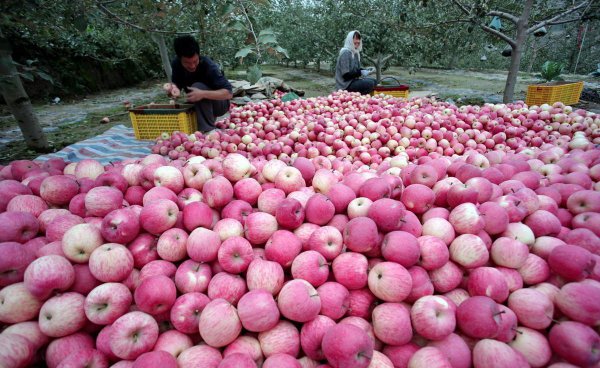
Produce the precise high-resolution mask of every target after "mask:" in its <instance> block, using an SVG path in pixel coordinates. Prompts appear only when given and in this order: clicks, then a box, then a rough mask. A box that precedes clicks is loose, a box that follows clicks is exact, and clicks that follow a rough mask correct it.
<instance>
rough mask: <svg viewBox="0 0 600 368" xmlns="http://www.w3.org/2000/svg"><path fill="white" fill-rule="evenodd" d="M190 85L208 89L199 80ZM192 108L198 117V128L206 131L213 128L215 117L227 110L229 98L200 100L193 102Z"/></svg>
mask: <svg viewBox="0 0 600 368" xmlns="http://www.w3.org/2000/svg"><path fill="white" fill-rule="evenodd" d="M192 87H196V88H198V89H201V90H205V91H208V90H210V88H208V86H207V85H205V84H204V83H200V82H197V83H194V84H193V85H192ZM194 108H195V109H196V117H197V119H198V130H199V131H201V132H205V133H206V132H210V131H211V130H213V129H215V121H216V120H217V117H219V116H222V115H224V114H225V113H226V112H227V111H229V100H200V101H198V102H196V103H195V104H194Z"/></svg>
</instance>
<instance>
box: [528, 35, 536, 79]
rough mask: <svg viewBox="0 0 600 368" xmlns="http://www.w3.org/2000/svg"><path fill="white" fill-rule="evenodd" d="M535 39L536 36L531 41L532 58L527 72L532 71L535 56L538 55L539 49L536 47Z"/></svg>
mask: <svg viewBox="0 0 600 368" xmlns="http://www.w3.org/2000/svg"><path fill="white" fill-rule="evenodd" d="M535 40H536V38H535V37H534V38H533V40H532V41H531V46H530V47H531V60H530V61H529V66H528V67H527V73H531V71H532V70H533V64H534V63H535V57H536V56H537V51H538V49H537V48H536V47H535Z"/></svg>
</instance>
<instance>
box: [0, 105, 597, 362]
mask: <svg viewBox="0 0 600 368" xmlns="http://www.w3.org/2000/svg"><path fill="white" fill-rule="evenodd" d="M350 97H351V98H350ZM424 101H425V100H413V101H410V102H399V101H397V100H394V99H386V98H373V99H368V98H364V100H363V97H358V96H354V95H347V94H339V93H338V94H334V95H332V96H330V97H325V98H318V99H308V100H302V101H292V102H290V103H285V104H281V105H277V104H274V105H273V109H274V110H273V111H270V110H266V111H262V110H261V109H262V108H263V107H260V108H257V110H256V115H255V116H252V113H250V115H248V114H246V115H244V116H242V114H243V113H244V111H242V112H239V116H238V115H237V114H238V111H237V110H235V111H234V112H233V113H232V115H231V120H230V121H231V124H239V128H236V129H231V130H227V131H225V132H218V133H212V134H210V135H208V136H206V137H204V136H201V135H198V136H196V135H194V137H197V138H200V139H198V141H200V142H201V144H200V146H201V147H200V150H201V151H202V150H204V148H205V146H204V145H210V148H209V150H213V149H214V150H215V152H213V151H210V152H213V153H215V154H214V155H213V153H211V154H210V155H208V156H209V157H212V158H209V159H206V158H205V157H202V156H203V153H202V152H200V153H199V154H198V155H197V156H192V155H189V154H188V155H186V154H185V153H187V152H188V148H186V147H185V145H186V143H187V142H183V141H181V143H180V145H183V146H184V147H183V150H181V151H180V152H182V153H183V155H181V156H178V157H177V158H175V157H173V158H174V159H173V160H171V161H170V160H168V159H167V158H165V157H163V156H161V155H160V154H151V155H149V156H147V157H144V158H143V159H140V160H128V161H123V162H117V163H115V164H111V165H107V166H103V165H101V164H100V163H98V162H96V161H94V160H83V161H80V162H77V163H67V162H64V161H62V160H59V159H51V160H48V161H46V162H43V163H40V162H33V161H27V160H19V161H14V162H12V163H11V164H9V165H7V166H5V167H0V323H1V327H2V332H1V333H0V367H26V366H32V365H36V364H38V365H46V366H48V367H50V368H56V367H61V368H66V367H109V366H112V367H145V368H152V367H160V368H171V367H173V368H175V367H179V368H185V367H211V368H217V367H218V368H227V367H236V368H245V367H261V366H262V367H263V368H274V367H275V368H288V367H290V368H298V367H303V368H306V367H334V368H337V367H343V368H354V367H357V368H358V367H360V368H366V367H373V368H374V367H390V368H391V367H410V368H417V367H425V368H433V367H451V368H467V367H476V368H483V367H485V368H490V367H507V368H508V367H510V368H514V367H553V368H560V367H562V368H566V367H598V366H599V364H600V336H599V328H600V149H598V148H596V147H595V146H594V143H597V140H598V137H597V133H598V132H597V129H598V128H597V126H598V117H596V116H593V115H589V116H588V114H587V113H585V112H583V113H581V112H575V113H574V114H576V116H572V115H571V113H567V111H568V108H567V107H560V109H562V110H563V111H565V112H564V113H558V112H555V111H552V110H544V109H543V108H542V109H541V110H540V111H539V112H538V113H539V115H541V114H543V113H544V112H545V111H549V112H548V113H549V114H554V116H556V115H557V114H563V115H564V119H570V120H569V122H568V123H567V124H569V127H571V129H572V130H578V131H580V132H581V133H576V134H575V135H573V136H571V135H568V134H567V133H565V132H564V131H563V133H561V132H560V129H562V127H563V125H562V124H564V123H565V122H560V123H558V124H559V125H558V128H557V129H558V130H556V129H554V128H553V129H552V130H550V129H549V130H546V129H545V128H544V127H542V129H541V130H539V131H537V132H536V130H535V129H533V128H532V129H531V130H530V129H529V128H525V127H524V125H519V126H518V127H517V128H516V130H514V133H510V134H511V135H513V134H514V135H513V136H511V137H510V138H506V140H505V141H504V142H506V143H499V142H495V141H494V142H495V143H494V144H493V145H492V147H487V146H485V142H487V139H488V138H486V140H485V141H484V143H477V142H476V140H477V135H475V138H473V137H469V134H471V133H474V132H475V130H479V133H477V134H483V135H485V134H486V133H485V132H487V130H485V129H488V125H484V126H480V127H476V123H477V122H479V123H482V122H481V116H483V115H482V114H483V113H482V114H479V115H477V114H475V112H474V111H475V110H477V108H476V107H468V108H467V109H468V110H467V111H465V112H461V111H460V110H461V109H462V108H458V109H454V108H452V107H449V106H448V105H447V104H444V103H439V102H435V101H428V102H427V104H425V103H424ZM269 103H271V104H273V102H269ZM269 103H266V104H264V105H260V106H267V107H268V106H269V105H268V104H269ZM398 104H399V105H398ZM309 105H310V106H309ZM392 105H394V106H396V105H398V106H397V107H390V106H392ZM255 106H259V105H253V106H250V107H248V108H249V109H254V108H255ZM387 107H390V109H389V110H388V109H387ZM555 108H557V109H558V108H559V107H555ZM301 109H306V110H309V109H310V111H312V117H313V118H314V120H310V119H308V118H306V119H307V120H304V122H303V123H300V121H299V120H298V119H297V118H295V117H294V113H295V114H300V113H301V112H300V110H301ZM336 109H337V110H336ZM421 109H422V110H423V111H421ZM429 109H430V110H429ZM439 109H442V110H439ZM446 109H448V110H449V113H448V114H444V112H443V111H445V110H446ZM470 109H473V111H470ZM523 109H526V108H525V107H523ZM551 109H554V108H551ZM359 110H360V111H365V113H364V114H365V117H363V115H361V114H358V113H357V112H356V111H359ZM501 110H503V111H501ZM531 110H533V109H529V112H528V113H525V111H523V112H522V113H521V112H518V114H523V115H518V116H526V115H527V114H529V113H532V111H531ZM253 111H254V110H253ZM278 111H279V112H278ZM340 111H342V112H343V114H342V115H340V114H337V115H336V112H340ZM482 111H489V112H490V121H491V120H493V121H496V122H498V125H496V126H501V125H502V124H501V123H500V122H499V120H498V119H501V120H505V119H506V116H507V115H510V116H512V114H513V112H511V109H510V108H508V107H500V108H498V109H496V107H493V106H487V105H486V106H484V107H482V108H481V109H479V110H478V113H479V112H482ZM287 113H289V114H290V115H286V114H287ZM388 113H389V114H390V116H388ZM405 113H406V114H405ZM259 114H262V115H267V114H268V116H269V120H268V121H269V123H265V122H258V119H260V118H261V117H263V116H259ZM282 114H283V115H282ZM461 114H463V115H464V118H462V117H461V116H463V115H461ZM493 114H496V115H493ZM367 115H368V116H369V117H366V116H367ZM376 115H377V117H376V118H375V116H376ZM470 115H473V116H475V115H477V116H478V118H477V119H471V118H469V116H470ZM492 115H493V116H494V117H492ZM340 116H342V117H343V118H342V119H341V120H340V119H338V118H339V117H340ZM345 116H348V117H350V121H346V117H345ZM411 116H412V117H414V119H412V120H414V126H415V128H414V129H413V128H409V127H408V126H409V125H412V124H413V122H411ZM417 116H418V120H417ZM428 116H429V117H430V118H431V119H432V121H430V122H429V123H426V122H425V121H426V120H427V121H428V120H429V119H430V118H429V117H428ZM443 116H446V117H448V118H447V120H445V119H444V118H443ZM352 117H354V118H352ZM452 117H455V118H456V119H458V120H457V121H455V122H451V120H452ZM578 117H579V118H578ZM254 118H256V121H254V122H252V121H251V120H250V119H254ZM394 118H398V119H399V120H398V121H395V120H394ZM273 119H275V120H276V121H277V122H278V123H277V124H279V125H276V124H275V123H271V121H273ZM303 119H305V118H303ZM353 119H355V120H356V121H353ZM511 119H513V118H510V119H509V121H505V123H507V124H504V125H503V126H505V127H507V128H506V130H505V132H506V131H507V130H508V129H510V127H508V125H510V124H513V123H514V122H513V121H512V120H511ZM515 119H517V120H519V118H518V117H516V118H515ZM531 119H532V120H534V119H533V118H531ZM561 119H562V118H561ZM590 119H591V120H590ZM334 121H335V123H334ZM384 121H387V122H386V123H384ZM467 121H468V122H467ZM343 122H346V123H347V125H345V126H344V128H341V129H342V130H343V131H344V133H343V134H346V133H345V131H346V128H351V129H352V130H351V129H347V131H348V132H350V131H352V132H353V133H352V134H349V135H345V138H344V139H343V140H341V141H342V143H343V144H345V145H346V146H344V145H342V146H341V147H340V148H332V145H333V144H335V142H337V140H335V139H334V141H333V142H330V140H331V138H330V134H332V135H334V136H335V134H336V132H337V131H336V130H335V129H334V131H333V132H332V133H329V132H330V131H331V130H328V129H329V128H331V126H330V124H334V125H335V124H338V125H337V127H341V126H342V125H343V124H342V123H343ZM363 123H365V124H363ZM371 123H373V124H375V128H374V130H373V133H372V134H378V137H375V136H373V137H375V138H374V139H372V140H371V136H368V137H366V139H367V140H369V142H367V141H366V140H364V139H365V138H362V139H360V140H359V138H353V139H355V140H350V139H348V140H346V139H347V137H350V136H352V137H354V133H357V134H359V133H360V134H364V133H365V132H367V131H368V132H371V127H372V124H371ZM227 124H229V123H227ZM256 124H260V127H259V126H258V125H256ZM360 124H362V125H360ZM385 124H388V126H385ZM436 124H437V125H436ZM486 124H487V123H486ZM534 124H536V120H534ZM577 124H579V125H577ZM461 125H465V126H464V127H461ZM275 126H277V128H275ZM360 127H364V128H365V129H366V130H364V131H363V132H360V130H363V128H360ZM381 127H385V130H386V132H387V130H388V129H391V128H393V127H395V128H396V129H398V131H401V130H403V129H404V128H407V129H409V130H410V132H411V133H410V134H413V133H414V134H417V133H418V134H421V137H419V138H412V137H411V138H407V139H408V141H409V145H408V146H407V147H406V148H405V149H404V150H397V148H398V147H400V145H398V146H396V147H395V148H394V149H391V148H390V147H389V145H388V144H389V142H392V141H396V142H398V141H400V140H401V139H404V138H401V139H400V140H396V139H395V138H392V136H393V134H390V137H389V139H388V140H387V143H385V144H384V143H383V141H382V140H381V139H382V137H383V135H384V134H383V133H378V131H379V130H380V128H381ZM580 127H584V128H583V129H580ZM442 128H446V131H445V132H444V133H442V136H444V135H445V134H446V133H448V132H451V134H450V135H451V136H452V138H451V139H455V140H456V141H452V143H451V144H452V146H453V148H452V147H450V146H448V147H443V146H442V145H439V144H441V142H442V141H443V140H444V139H445V138H441V139H440V140H439V141H438V140H437V139H436V138H432V139H434V140H436V141H437V142H438V143H436V144H438V146H436V147H435V149H433V150H431V151H429V150H428V149H427V148H417V146H414V147H413V146H411V144H412V142H413V141H411V140H412V139H414V140H416V142H422V141H421V139H425V138H424V137H423V136H422V135H423V134H424V133H425V132H426V131H427V132H431V134H432V137H433V134H438V132H441V131H442ZM286 129H287V130H286ZM296 129H298V130H296ZM459 129H461V130H459ZM294 132H296V133H297V134H298V136H297V137H296V134H295V133H294ZM529 132H535V133H533V134H531V135H528V133H529ZM543 132H546V134H545V135H544V136H545V137H542V135H541V134H540V135H538V133H543ZM554 133H557V134H554ZM340 134H342V133H340ZM369 134H371V133H369ZM385 134H389V133H385ZM398 134H401V133H398ZM428 134H429V133H428ZM463 134H464V135H466V138H461V137H463ZM490 134H492V137H495V136H496V135H497V134H502V133H493V132H490ZM506 134H509V133H506ZM304 135H305V136H306V140H304V138H301V137H304ZM246 136H249V137H250V139H251V141H250V142H249V143H248V144H246V143H243V140H245V139H246ZM273 136H274V138H273ZM292 136H293V137H296V138H292ZM555 136H556V138H555V139H554V138H552V139H551V138H550V137H555ZM236 137H237V138H239V139H241V140H242V142H238V143H236V141H235V138H236ZM282 137H286V138H282ZM178 138H183V137H182V135H180V134H175V135H173V136H172V137H171V136H170V137H169V139H170V141H171V142H173V141H174V140H176V139H178ZM537 138H540V139H541V143H540V144H537V142H538V140H537ZM287 139H292V140H293V142H291V143H290V142H288V141H287ZM461 139H466V141H465V142H464V143H460V142H461ZM491 139H492V141H493V140H494V138H491ZM509 139H514V140H513V141H511V142H516V143H515V144H516V147H512V145H513V143H511V142H509V141H508V140H509ZM384 140H385V139H384ZM446 140H447V141H448V144H450V142H451V140H448V139H446ZM471 140H473V142H475V146H473V144H472V143H469V142H471ZM301 141H304V142H302V143H300V142H301ZM189 142H190V143H191V144H192V147H191V149H192V150H194V149H195V148H196V146H197V145H196V143H194V142H192V141H189ZM211 142H212V143H211ZM255 142H256V143H255ZM267 142H273V143H267ZM348 142H349V143H348ZM355 142H358V144H357V145H356V146H352V145H353V144H354V143H355ZM375 142H380V143H375ZM164 143H165V142H160V145H161V146H162V145H163V144H164ZM177 143H179V142H177ZM320 143H323V144H324V145H325V147H329V148H330V149H332V151H329V150H327V149H324V151H323V152H322V148H323V146H322V145H321V144H320ZM363 143H364V144H363ZM240 144H245V145H246V147H245V150H244V149H240ZM250 144H255V147H248V146H249V145H250ZM379 144H381V146H380V147H379V148H376V146H377V145H379ZM417 144H420V143H417ZM444 144H445V143H444ZM458 144H461V145H462V146H463V149H464V150H465V152H464V154H462V155H458V153H461V152H459V151H458V150H457V149H456V148H457V147H458ZM490 144H491V143H490ZM503 144H505V145H504V146H502V145H503ZM230 145H235V146H236V147H237V149H238V152H239V153H229V154H227V155H225V153H224V152H227V148H228V147H230ZM261 145H262V147H261ZM269 145H270V146H269ZM298 145H303V148H299V150H298V151H296V149H297V147H300V146H298ZM479 145H483V146H485V147H486V148H483V147H479ZM223 146H225V148H224V149H223ZM392 146H393V144H392ZM471 146H473V147H471ZM163 147H166V146H163ZM217 147H220V148H219V150H218V153H216V150H217ZM232 147H233V146H232ZM266 147H269V148H266ZM275 147H280V148H281V152H279V151H278V149H276V148H275ZM349 147H352V148H349ZM361 147H362V148H361ZM383 147H387V148H388V149H389V156H385V155H381V154H380V153H379V151H380V149H381V148H383ZM402 147H404V146H402ZM410 147H413V148H410ZM287 148H291V149H292V150H293V151H294V152H293V153H286V151H289V150H288V149H287ZM348 148H349V149H348ZM232 149H233V148H232ZM255 149H256V150H260V152H259V151H255ZM265 149H266V150H267V151H264V150H265ZM273 149H275V151H273ZM373 149H375V150H376V152H377V153H373V151H372V150H373ZM448 149H449V150H448ZM268 150H270V152H268ZM315 150H316V151H315ZM344 150H347V153H345V154H344V155H340V156H336V155H337V153H338V152H340V151H344ZM353 150H354V151H353ZM450 150H452V151H450ZM159 151H160V149H159ZM332 152H336V153H335V154H333V153H332ZM344 152H345V151H344ZM384 152H387V151H385V150H384ZM392 152H393V153H392ZM411 152H412V153H411ZM159 153H164V152H162V151H160V152H159ZM364 153H366V154H368V155H369V157H368V158H369V159H368V160H367V159H366V157H367V156H366V155H363V154H364ZM167 154H169V152H167ZM193 155H196V154H195V153H193ZM284 155H285V156H284ZM377 155H379V156H377ZM190 156H191V157H190ZM332 156H333V157H332ZM376 157H379V158H377V159H375V160H374V158H376Z"/></svg>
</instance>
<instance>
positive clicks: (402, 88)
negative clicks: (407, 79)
mask: <svg viewBox="0 0 600 368" xmlns="http://www.w3.org/2000/svg"><path fill="white" fill-rule="evenodd" d="M386 79H391V80H392V81H394V82H395V84H393V85H388V84H380V85H377V86H375V88H374V89H373V92H371V96H373V95H376V94H381V93H383V94H385V95H389V96H392V97H400V98H408V94H409V87H408V86H407V85H405V84H400V81H398V79H396V78H394V77H385V78H383V79H382V80H381V81H382V82H383V81H384V80H386Z"/></svg>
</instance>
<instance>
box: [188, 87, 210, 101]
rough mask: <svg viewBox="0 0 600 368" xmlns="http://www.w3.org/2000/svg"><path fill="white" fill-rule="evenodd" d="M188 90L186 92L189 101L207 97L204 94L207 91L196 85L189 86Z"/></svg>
mask: <svg viewBox="0 0 600 368" xmlns="http://www.w3.org/2000/svg"><path fill="white" fill-rule="evenodd" d="M187 90H188V92H187V94H186V96H187V102H198V101H200V100H202V99H203V98H205V97H206V96H205V94H204V92H206V91H203V90H201V89H198V88H196V87H188V89H187Z"/></svg>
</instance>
